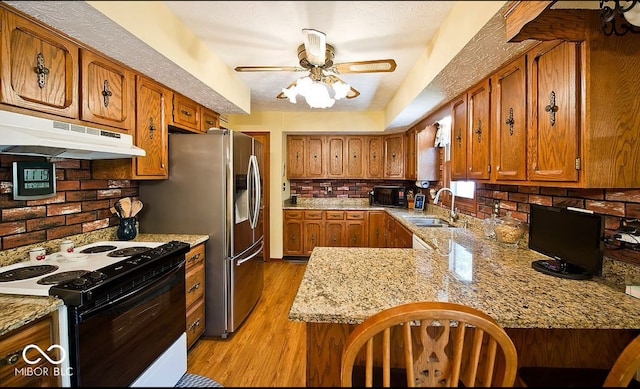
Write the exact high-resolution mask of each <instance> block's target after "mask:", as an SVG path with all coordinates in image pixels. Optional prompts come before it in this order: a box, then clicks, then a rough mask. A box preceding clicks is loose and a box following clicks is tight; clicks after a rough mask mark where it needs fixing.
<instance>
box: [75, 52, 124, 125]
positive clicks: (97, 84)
mask: <svg viewBox="0 0 640 389" xmlns="http://www.w3.org/2000/svg"><path fill="white" fill-rule="evenodd" d="M80 61H81V68H80V77H81V82H80V84H81V86H82V89H81V90H82V94H81V100H82V105H81V107H80V119H82V120H85V121H88V122H92V123H98V124H104V125H107V126H112V127H117V128H119V129H122V130H125V131H127V132H133V128H134V125H135V75H134V74H133V72H132V71H131V70H129V69H128V68H125V67H123V66H121V65H118V64H116V63H115V62H112V61H110V60H108V59H107V58H105V57H102V56H100V55H98V54H95V53H93V52H91V51H88V50H84V49H80Z"/></svg>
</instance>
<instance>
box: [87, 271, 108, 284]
mask: <svg viewBox="0 0 640 389" xmlns="http://www.w3.org/2000/svg"><path fill="white" fill-rule="evenodd" d="M88 276H89V278H91V280H92V281H94V282H97V281H100V280H104V279H105V278H107V275H106V274H104V273H101V272H99V271H92V272H91V273H89V274H88Z"/></svg>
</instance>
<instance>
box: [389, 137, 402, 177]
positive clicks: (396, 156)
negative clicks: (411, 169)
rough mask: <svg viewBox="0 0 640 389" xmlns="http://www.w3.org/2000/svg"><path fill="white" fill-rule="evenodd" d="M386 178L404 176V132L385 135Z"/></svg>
mask: <svg viewBox="0 0 640 389" xmlns="http://www.w3.org/2000/svg"><path fill="white" fill-rule="evenodd" d="M384 178H404V134H393V135H385V137H384Z"/></svg>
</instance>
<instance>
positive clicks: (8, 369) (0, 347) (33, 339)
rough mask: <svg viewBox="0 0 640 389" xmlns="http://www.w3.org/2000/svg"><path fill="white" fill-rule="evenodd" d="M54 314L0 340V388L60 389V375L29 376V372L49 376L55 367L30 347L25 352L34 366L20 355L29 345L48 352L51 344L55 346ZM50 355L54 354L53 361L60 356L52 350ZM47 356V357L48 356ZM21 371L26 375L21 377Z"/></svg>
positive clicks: (55, 325) (55, 317)
mask: <svg viewBox="0 0 640 389" xmlns="http://www.w3.org/2000/svg"><path fill="white" fill-rule="evenodd" d="M55 315H57V312H54V313H52V314H50V315H47V316H45V317H43V318H41V319H39V320H37V321H34V322H32V323H29V324H27V325H24V326H22V327H20V328H18V329H15V330H13V331H12V332H9V333H8V334H6V335H4V336H2V338H1V341H0V387H34V386H36V387H44V386H58V387H59V386H61V385H62V383H61V382H60V375H55V374H31V375H29V374H28V371H32V372H44V371H48V372H49V373H51V372H53V371H54V367H56V366H54V365H53V364H52V363H50V362H48V361H47V359H45V358H41V355H40V353H39V352H38V351H37V349H35V348H31V350H28V351H27V353H26V355H27V357H28V359H29V360H30V361H37V362H35V363H33V364H29V363H27V362H26V361H25V358H23V356H22V352H23V350H24V349H25V347H27V346H28V345H37V346H38V347H40V349H42V350H47V349H48V348H49V347H50V346H51V345H54V344H57V343H58V340H57V336H56V335H55V331H54V330H55V328H56V327H57V316H55ZM50 353H56V358H59V357H60V355H57V353H58V350H56V349H52V350H51V352H50ZM50 353H49V355H51V354H50ZM56 358H54V359H56ZM45 369H46V370H45ZM21 371H24V372H25V374H20V372H21Z"/></svg>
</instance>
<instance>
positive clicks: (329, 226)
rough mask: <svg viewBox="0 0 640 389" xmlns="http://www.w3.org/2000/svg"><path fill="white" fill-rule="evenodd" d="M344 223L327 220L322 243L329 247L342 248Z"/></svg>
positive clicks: (343, 243)
mask: <svg viewBox="0 0 640 389" xmlns="http://www.w3.org/2000/svg"><path fill="white" fill-rule="evenodd" d="M344 226H345V224H344V221H338V220H327V221H326V223H325V237H324V242H325V244H326V245H327V246H329V247H344V246H346V244H345V238H344V236H345V233H344Z"/></svg>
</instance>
